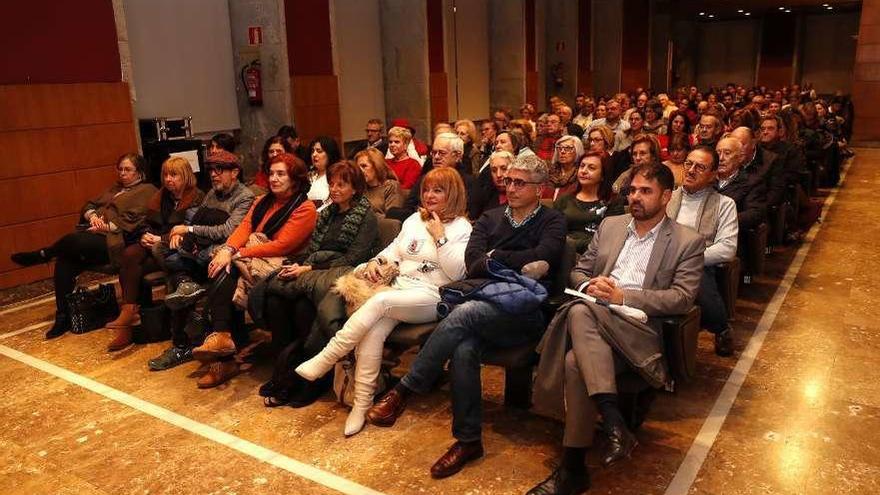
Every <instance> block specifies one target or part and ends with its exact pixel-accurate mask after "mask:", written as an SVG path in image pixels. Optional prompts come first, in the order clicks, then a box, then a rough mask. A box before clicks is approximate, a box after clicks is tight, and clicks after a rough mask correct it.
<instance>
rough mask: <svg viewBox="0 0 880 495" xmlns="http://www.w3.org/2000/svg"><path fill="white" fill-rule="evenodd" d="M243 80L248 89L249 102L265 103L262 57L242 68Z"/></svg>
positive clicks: (257, 104)
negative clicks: (261, 70)
mask: <svg viewBox="0 0 880 495" xmlns="http://www.w3.org/2000/svg"><path fill="white" fill-rule="evenodd" d="M241 82H242V84H244V88H245V91H247V99H248V103H249V104H250V105H251V106H256V107H258V106H262V105H263V82H262V76H261V73H260V59H256V60H254V61H252V62H251V63H249V64H247V65H245V66H244V67H242V69H241Z"/></svg>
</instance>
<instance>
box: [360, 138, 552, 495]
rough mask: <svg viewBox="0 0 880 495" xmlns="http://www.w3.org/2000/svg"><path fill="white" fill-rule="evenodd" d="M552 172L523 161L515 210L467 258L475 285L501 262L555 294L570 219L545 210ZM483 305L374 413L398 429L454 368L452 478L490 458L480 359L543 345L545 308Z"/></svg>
mask: <svg viewBox="0 0 880 495" xmlns="http://www.w3.org/2000/svg"><path fill="white" fill-rule="evenodd" d="M546 180H547V167H546V165H545V164H544V162H543V161H541V160H540V159H539V158H538V157H536V156H534V155H520V156H518V157H517V158H516V159H515V160H514V161H513V163H511V164H510V166H509V167H508V168H507V175H506V176H505V177H504V178H503V179H502V181H503V184H504V185H505V187H506V196H507V206H506V207H499V208H495V209H492V210H489V211H487V212H486V213H484V214H483V215H482V216H481V217H480V219H479V220H478V221H477V222H476V223H475V224H474V230H473V232H472V233H471V237H470V240H469V242H468V245H467V249H466V251H465V264H466V266H467V277H468V278H469V279H477V278H489V277H490V275H489V274H488V273H487V263H488V262H489V260H495V261H497V262H500V263H501V264H503V265H504V266H505V267H507V268H509V269H511V270H515V271H516V272H518V273H521V274H523V275H524V276H526V277H529V278H532V279H535V280H538V281H539V282H540V283H541V284H542V285H544V286H545V287H548V288H549V287H550V283H551V274H552V273H553V269H554V268H555V267H556V264H557V263H558V262H559V260H560V259H561V258H562V251H563V248H564V246H565V234H566V224H565V217H564V216H563V215H562V213H560V212H559V211H557V210H554V209H552V208H545V207H543V206H541V203H540V197H541V188H542V186H543V184H544V182H545V181H546ZM509 309H510V308H505V309H502V308H501V307H499V306H496V305H495V304H493V303H491V302H488V301H483V300H468V301H467V302H464V303H462V304H459V305H458V306H455V309H453V310H452V312H451V313H450V314H449V315H448V316H446V318H444V319H443V320H441V322H440V324H439V325H437V328H436V329H435V330H434V332H433V333H432V334H431V336H430V338H429V339H428V341H427V342H426V343H425V345H424V346H423V347H422V350H421V351H420V352H419V355H418V357H417V358H416V360H415V361H414V362H413V364H412V365H411V366H410V370H409V373H407V374H406V376H404V377H403V378H402V379H401V381H400V383H399V384H398V385H397V386H395V387H394V388H393V389H392V390H391V391H390V392H388V393H387V394H386V395H385V396H384V397H383V398H382V399H381V400H380V401H379V402H378V403H377V404H376V405H375V406H373V407H372V408H371V409H370V411H369V412H368V413H367V419H369V420H370V422H371V423H373V424H374V425H378V426H391V425H393V424H394V422H395V421H396V420H397V418H398V417H399V416H400V415H401V413H403V410H404V408H405V406H406V402H407V399H408V398H409V396H411V395H412V394H413V393H418V394H426V393H428V392H430V391H431V389H432V388H433V387H434V385H435V384H436V383H437V380H438V379H439V378H440V376H441V375H442V373H443V367H444V364H445V363H446V362H447V361H450V363H451V366H450V369H451V370H452V372H451V373H452V375H451V376H452V415H453V418H452V434H453V436H454V437H455V439H456V440H457V441H456V442H455V443H454V444H453V445H452V447H451V448H450V449H449V450H448V451H447V452H446V453H445V454H443V455H442V456H441V457H440V459H439V460H438V461H437V462H436V463H435V464H434V466H433V467H431V476H433V477H434V478H444V477H447V476H451V475H453V474H455V473H457V472H458V471H460V470H461V469H462V468H463V467H464V466H465V464H467V463H468V462H470V461H472V460H474V459H477V458H479V457H482V455H483V444H482V440H481V437H482V429H481V423H482V417H481V416H482V412H481V402H482V392H481V383H480V355H481V353H482V352H483V350H484V349H486V348H499V347H502V348H503V347H512V346H517V345H521V344H525V343H528V342H530V341H537V339H538V338H539V337H540V336H541V334H542V332H543V330H544V324H545V322H544V318H543V315H542V313H541V311H540V309H539V308H536V309H534V310H530V311H525V312H523V313H522V314H511V313H509V312H508V311H509Z"/></svg>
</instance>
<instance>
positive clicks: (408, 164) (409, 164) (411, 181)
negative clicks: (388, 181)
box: [387, 156, 422, 189]
mask: <svg viewBox="0 0 880 495" xmlns="http://www.w3.org/2000/svg"><path fill="white" fill-rule="evenodd" d="M387 163H388V166H389V167H391V170H393V171H394V174H395V175H397V180H399V181H400V188H401V189H412V187H413V186H414V185H415V183H416V181H418V180H419V175H420V174H421V173H422V166H421V165H419V162H417V161H416V160H415V159H414V158H410V157H408V156H407V157H405V158H403V159H401V160H395V159H394V158H391V159H390V160H388V161H387Z"/></svg>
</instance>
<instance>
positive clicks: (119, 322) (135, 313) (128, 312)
mask: <svg viewBox="0 0 880 495" xmlns="http://www.w3.org/2000/svg"><path fill="white" fill-rule="evenodd" d="M140 310H141V307H140V306H139V305H137V304H123V305H122V309H121V310H120V311H119V316H117V317H116V319H115V320H113V321H111V322H109V323H107V324H106V325H104V326H105V327H107V328H122V327H129V328H131V327H136V326H138V325H140V324H141V311H140Z"/></svg>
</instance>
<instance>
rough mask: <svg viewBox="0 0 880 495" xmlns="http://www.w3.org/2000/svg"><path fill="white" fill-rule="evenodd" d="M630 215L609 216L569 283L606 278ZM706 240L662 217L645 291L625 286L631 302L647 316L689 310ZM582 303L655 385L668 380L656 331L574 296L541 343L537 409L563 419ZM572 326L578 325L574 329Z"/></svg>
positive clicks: (609, 338) (535, 397) (608, 338)
mask: <svg viewBox="0 0 880 495" xmlns="http://www.w3.org/2000/svg"><path fill="white" fill-rule="evenodd" d="M631 220H632V216H630V215H619V216H613V217H606V218H605V220H603V221H602V223H601V224H600V225H599V229H598V230H597V231H596V235H594V236H593V240H592V241H591V242H590V247H589V248H587V251H586V252H585V253H584V254H583V255H582V256H581V258H580V260H579V261H578V264H577V266H576V267H575V268H574V269H573V270H572V272H571V279H570V282H571V286H572V287H573V288H577V287H578V286H580V285H581V284H583V283H584V282H586V281H587V280H589V279H590V278H592V277H594V276H598V275H605V276H608V275H609V274H610V273H611V270H612V269H613V268H614V263H615V262H616V261H617V257H618V256H619V255H620V251H621V250H622V249H623V245H624V243H625V242H626V235H627V225H629V222H630V221H631ZM705 249H706V242H705V240H704V239H703V236H701V235H700V234H698V233H697V232H696V231H695V230H693V229H691V228H689V227H685V226H683V225H680V224H678V223H676V222H674V221H672V220H670V219H669V218H665V219H664V220H663V224H662V225H661V227H660V229H659V231H658V232H657V240H656V241H654V247H653V250H652V251H651V257H650V259H649V260H648V266H647V269H646V270H645V282H644V284H643V286H642V287H643V289H642V290H627V289H625V290H624V300H625V302H626V304H627V305H628V306H631V307H634V308H639V309H641V310H642V311H644V312H645V313H647V315H648V316H649V317H657V316H668V315H678V314H685V313H687V312H688V311H689V310H690V308H691V306H692V305H693V303H694V299H695V298H696V294H697V290H698V289H699V287H700V279H701V277H702V276H703V251H704V250H705ZM576 304H584V305H586V306H587V309H588V310H589V311H590V312H591V313H592V314H593V317H594V319H595V320H596V324H597V325H598V326H599V331H600V333H601V334H602V336H603V337H604V338H605V340H606V341H607V342H608V343H609V345H611V346H612V347H613V348H614V349H615V350H616V351H617V352H618V354H620V355H621V356H622V357H624V358H625V360H626V361H627V362H629V364H630V366H632V367H634V368H635V369H636V371H637V372H639V374H640V375H641V376H642V377H643V378H645V379H646V380H647V381H648V383H650V384H651V385H652V386H654V387H662V386H664V385H668V384H669V374H668V372H667V370H666V363H665V359H663V354H662V342H661V341H660V335H659V333H658V330H657V329H655V328H652V327H651V326H650V324H651V323H655V322H656V320H655V321H651V322H649V325H644V324H642V323H640V322H638V321H636V320H632V319H629V318H624V317H620V316H617V315H616V314H614V313H612V312H611V311H610V310H608V308H607V307H604V306H599V305H597V304H592V303H588V302H586V301H584V300H581V299H575V300H574V301H571V302H569V303H566V304H564V305H563V306H562V307H560V309H559V311H558V312H557V313H556V316H554V318H553V321H551V322H550V325H549V326H548V327H547V332H546V333H545V334H544V338H543V339H542V340H541V342H540V344H538V352H540V353H541V359H540V361H539V363H538V373H537V377H536V378H535V383H534V393H533V404H534V407H533V410H534V411H535V412H536V413H538V414H542V415H545V416H549V417H554V418H562V417H563V411H564V395H563V382H564V377H565V354H566V353H567V352H568V350H569V349H570V348H571V340H570V338H569V335H568V332H569V328H568V324H567V319H568V310H569V309H571V307H572V306H574V305H576ZM572 330H574V329H572Z"/></svg>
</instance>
